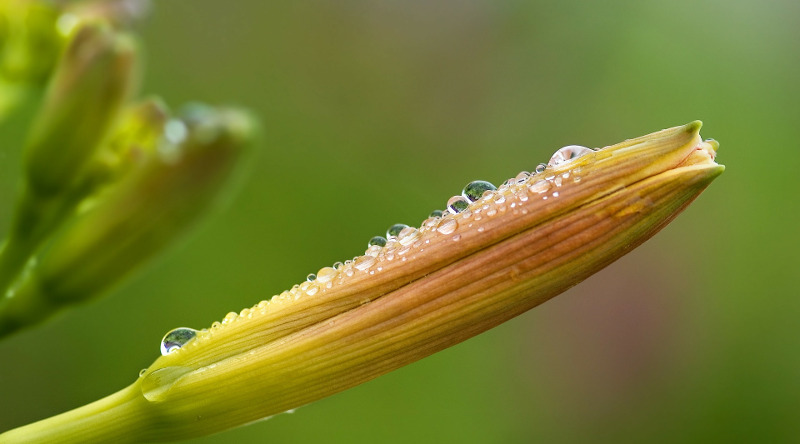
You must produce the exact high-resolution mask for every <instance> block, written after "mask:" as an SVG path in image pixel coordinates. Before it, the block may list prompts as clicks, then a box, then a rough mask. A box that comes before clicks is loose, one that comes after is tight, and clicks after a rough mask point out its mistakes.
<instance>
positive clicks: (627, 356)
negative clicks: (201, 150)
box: [0, 0, 800, 444]
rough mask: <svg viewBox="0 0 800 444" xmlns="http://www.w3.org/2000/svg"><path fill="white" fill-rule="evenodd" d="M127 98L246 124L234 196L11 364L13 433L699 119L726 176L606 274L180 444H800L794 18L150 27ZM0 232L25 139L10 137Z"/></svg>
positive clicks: (280, 7)
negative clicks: (320, 275) (568, 150)
mask: <svg viewBox="0 0 800 444" xmlns="http://www.w3.org/2000/svg"><path fill="white" fill-rule="evenodd" d="M155 3H156V4H155V7H154V10H153V11H152V12H153V13H152V16H151V17H150V19H149V20H148V21H147V23H146V24H144V26H142V27H141V28H140V29H139V30H138V32H139V34H140V35H141V37H142V40H143V43H144V45H143V46H144V47H145V48H146V55H147V64H146V67H145V69H144V80H143V83H142V89H143V91H144V92H145V93H157V94H159V95H161V96H163V97H164V98H165V99H166V100H167V101H168V102H169V103H171V104H173V105H178V104H181V103H184V102H187V101H191V100H199V99H201V100H204V101H208V102H211V103H231V104H236V105H240V106H244V107H247V108H249V109H251V110H252V111H253V112H254V113H255V114H256V115H257V116H259V118H260V120H261V122H262V126H263V129H264V130H263V135H262V139H261V141H260V143H259V146H258V151H259V153H258V156H257V157H256V158H255V159H254V160H253V161H252V164H251V165H250V166H249V170H250V171H249V173H250V174H249V175H248V177H247V178H246V179H245V180H244V181H243V182H242V185H241V186H240V189H239V192H238V193H237V194H236V195H235V196H232V198H231V199H230V202H229V205H227V207H225V208H221V209H220V210H219V211H217V212H216V213H215V214H214V215H213V216H212V217H211V218H209V219H208V220H207V221H206V223H204V224H202V226H201V227H200V229H198V230H196V231H195V232H194V233H193V234H192V235H191V236H190V237H189V238H188V239H187V240H186V241H184V242H182V243H181V245H179V246H178V247H177V248H173V249H172V250H170V251H169V252H168V254H166V255H164V256H162V257H161V258H160V259H159V260H158V261H156V262H155V263H154V264H151V266H149V267H147V269H146V270H143V272H142V273H140V274H139V275H137V276H136V277H135V278H134V279H132V280H130V281H129V282H128V283H127V284H126V285H125V286H123V287H122V288H120V289H118V290H117V291H115V292H114V293H113V294H111V295H109V296H108V297H106V298H104V299H102V300H100V301H97V302H93V303H91V304H89V305H87V306H84V307H81V308H80V309H75V310H71V311H70V312H68V313H66V314H64V315H62V316H60V317H58V318H56V319H54V320H53V321H51V322H49V323H47V324H45V325H43V326H41V327H39V328H36V329H33V330H30V331H25V332H23V333H21V334H18V335H16V336H14V337H12V338H10V339H8V340H5V341H3V342H2V343H0V357H2V358H0V400H2V402H0V430H6V429H9V428H11V427H15V426H19V425H22V424H25V423H28V422H32V421H34V420H37V419H41V418H43V417H46V416H50V415H53V414H56V413H59V412H62V411H64V410H67V409H71V408H74V407H77V406H79V405H83V404H85V403H87V402H90V401H93V400H95V399H98V398H100V397H102V396H104V395H106V394H109V393H111V392H113V391H116V390H118V389H120V388H122V387H123V386H125V385H127V384H129V383H131V382H132V381H133V380H134V379H135V378H136V376H137V373H138V371H139V369H141V368H144V367H147V366H148V365H149V364H150V362H152V360H153V359H154V358H155V357H156V356H157V355H158V344H159V340H160V338H161V336H162V335H163V334H164V333H165V332H166V331H168V330H170V329H171V328H174V327H178V326H192V327H197V328H202V327H207V326H209V325H210V324H211V323H212V322H213V321H216V320H220V319H221V318H222V317H223V316H224V315H225V314H226V313H227V312H229V311H238V310H240V309H241V308H244V307H247V306H251V305H253V304H254V303H256V302H258V301H259V300H261V299H264V298H267V297H269V296H271V295H272V294H275V293H279V292H280V291H282V290H284V289H287V288H289V287H291V285H292V284H294V283H298V282H300V281H302V280H303V279H304V277H305V276H306V274H308V273H309V272H313V271H315V270H317V269H319V268H320V267H322V266H326V265H330V264H332V263H333V262H335V261H338V260H344V259H347V258H350V257H352V256H355V255H356V254H360V253H361V252H363V250H364V248H365V247H366V241H367V239H369V238H370V237H371V236H373V235H376V234H380V233H382V232H383V231H384V230H385V229H386V227H388V226H389V225H390V224H392V223H396V222H404V223H407V224H417V223H418V222H420V221H421V220H422V219H423V218H424V217H425V216H426V215H427V214H428V213H429V212H430V210H432V209H435V208H442V207H443V206H444V203H445V201H446V200H447V198H449V197H450V196H451V195H453V194H457V193H458V192H459V191H460V189H461V187H462V186H463V185H464V184H466V183H467V182H469V181H470V180H473V179H485V180H490V181H492V182H494V183H500V182H502V181H503V180H505V179H506V178H508V177H511V176H513V175H515V174H516V173H517V172H519V171H521V170H530V169H532V168H533V167H534V166H535V165H536V164H537V163H539V162H542V161H547V159H549V156H550V154H552V152H553V151H555V150H556V149H557V148H558V147H560V146H563V145H568V144H582V145H588V146H604V145H607V144H611V143H615V142H618V141H620V140H623V139H625V138H629V137H634V136H638V135H642V134H646V133H649V132H652V131H655V130H658V129H661V128H664V127H669V126H675V125H679V124H683V123H686V122H688V121H690V120H694V119H703V120H704V121H705V126H704V128H703V131H702V134H703V136H704V137H713V138H716V139H718V140H719V141H720V142H721V150H720V153H719V155H718V161H719V162H720V163H723V164H725V165H727V168H728V169H727V171H726V172H725V174H724V175H722V176H721V177H720V178H719V179H717V181H716V182H715V183H713V184H712V186H711V187H710V188H709V189H708V190H707V191H706V192H705V193H704V194H703V195H702V196H701V197H700V198H699V199H698V200H697V201H696V202H695V204H693V205H692V206H691V207H690V208H689V209H688V210H687V211H686V212H685V213H684V214H683V215H681V216H680V217H678V218H677V219H676V220H675V222H673V223H672V224H671V225H670V226H668V227H667V228H666V229H664V230H663V231H662V232H661V233H660V234H659V235H657V236H656V237H655V238H654V239H652V240H651V241H649V242H647V243H646V244H645V245H643V246H642V247H641V248H639V249H638V250H636V251H635V252H633V253H631V254H630V255H628V256H627V257H625V258H623V259H621V260H620V261H618V262H617V263H615V264H614V265H612V266H610V267H608V268H607V269H606V270H604V271H602V272H601V273H598V274H597V275H596V276H594V277H592V278H590V279H588V280H587V281H585V282H583V283H582V284H580V285H578V286H577V287H575V288H574V289H572V290H570V291H568V292H567V293H565V294H563V295H561V296H559V297H557V298H555V299H554V300H552V301H550V302H547V303H545V304H544V305H542V306H540V307H538V308H536V309H534V310H533V311H531V312H529V313H527V314H525V315H523V316H521V317H519V318H517V319H515V320H512V321H510V322H508V323H506V324H505V325H502V326H500V327H498V328H496V329H494V330H492V331H490V332H487V333H485V334H483V335H481V336H479V337H476V338H474V339H472V340H470V341H467V342H466V343H463V344H461V345H458V346H456V347H453V348H451V349H449V350H446V351H444V352H441V353H439V354H437V355H435V356H432V357H430V358H427V359H425V360H423V361H420V362H418V363H416V364H413V365H410V366H408V367H406V368H403V369H401V370H398V371H396V372H394V373H391V374H389V375H386V376H383V377H381V378H378V379H377V380H374V381H372V382H370V383H367V384H364V385H363V386H360V387H357V388H355V389H352V390H350V391H347V392H344V393H341V394H338V395H336V396H333V397H331V398H328V399H325V400H322V401H319V402H316V403H314V404H312V405H309V406H305V407H302V408H300V409H299V410H297V411H296V412H295V413H294V414H286V415H280V416H278V417H275V418H273V419H271V420H269V421H264V422H261V423H257V424H254V425H251V426H249V427H245V428H240V429H237V430H233V431H229V432H225V433H222V434H218V435H215V436H212V437H206V438H202V439H197V440H193V441H191V442H193V443H209V444H210V443H229V442H230V443H247V442H252V443H255V442H276V443H317V442H326V443H357V442H370V443H375V442H381V443H395V442H396V443H407V442H416V443H442V442H458V443H461V444H465V443H527V442H547V443H562V442H563V443H573V442H587V443H589V442H591V443H594V442H598V443H599V442H615V443H640V442H797V441H798V440H800V421H799V420H798V419H799V417H798V413H800V294H798V293H800V285H799V284H800V282H798V281H800V270H798V267H799V266H800V257H798V251H800V250H799V248H798V247H800V220H799V219H800V217H799V216H798V215H799V214H800V212H798V210H799V208H798V197H797V196H798V191H800V185H799V184H800V182H799V181H798V179H797V177H798V165H800V146H798V140H800V112H798V104H800V82H798V79H800V26H798V25H797V24H798V20H800V2H797V1H795V0H773V1H769V2H761V1H755V0H728V1H713V0H700V1H698V0H692V1H686V0H673V1H670V2H666V1H662V2H648V1H645V2H641V1H622V0H611V1H606V2H571V1H550V0H548V1H544V0H536V1H533V0H531V1H520V0H517V1H500V0H494V1H492V0H428V1H420V0H405V1H400V0H386V1H367V0H362V1H330V0H310V1H304V2H267V1H257V0H247V1H245V0H238V1H235V2H226V1H218V0H170V1H163V2H155ZM2 130H3V133H4V134H3V136H2V141H3V144H2V145H0V197H2V198H3V199H4V200H5V202H4V203H3V205H2V208H1V209H0V216H1V217H0V228H3V229H5V227H7V225H8V218H9V214H8V210H9V208H10V203H11V202H10V200H11V199H12V197H11V196H12V193H13V190H14V189H15V186H16V177H17V176H16V174H18V173H17V170H18V168H19V167H18V163H17V159H18V154H17V151H18V149H19V147H18V146H15V144H14V143H12V142H13V141H15V140H18V139H17V138H18V137H21V135H20V134H21V133H22V129H21V128H20V127H19V126H14V125H12V126H6V127H4V128H2Z"/></svg>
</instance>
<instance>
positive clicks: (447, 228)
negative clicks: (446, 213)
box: [436, 218, 458, 234]
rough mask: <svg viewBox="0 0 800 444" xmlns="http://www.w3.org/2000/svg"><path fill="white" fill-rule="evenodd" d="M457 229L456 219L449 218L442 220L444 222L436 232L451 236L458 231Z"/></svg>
mask: <svg viewBox="0 0 800 444" xmlns="http://www.w3.org/2000/svg"><path fill="white" fill-rule="evenodd" d="M456 228H458V222H456V220H455V219H449V218H448V219H442V221H441V222H439V225H437V226H436V231H438V232H439V233H442V234H450V233H452V232H453V231H456Z"/></svg>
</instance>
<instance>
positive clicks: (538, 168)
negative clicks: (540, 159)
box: [536, 163, 547, 174]
mask: <svg viewBox="0 0 800 444" xmlns="http://www.w3.org/2000/svg"><path fill="white" fill-rule="evenodd" d="M545 169H547V164H546V163H540V164H539V165H536V174H542V173H544V170H545Z"/></svg>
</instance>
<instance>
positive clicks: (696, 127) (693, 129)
mask: <svg viewBox="0 0 800 444" xmlns="http://www.w3.org/2000/svg"><path fill="white" fill-rule="evenodd" d="M702 127H703V121H702V120H695V121H694V122H689V123H687V124H686V125H685V126H684V128H685V129H686V132H687V133H690V134H691V133H694V134H699V133H700V128H702Z"/></svg>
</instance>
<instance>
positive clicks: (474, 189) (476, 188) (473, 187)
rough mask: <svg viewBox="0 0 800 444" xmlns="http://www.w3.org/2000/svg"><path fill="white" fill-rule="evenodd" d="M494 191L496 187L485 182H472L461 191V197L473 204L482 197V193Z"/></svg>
mask: <svg viewBox="0 0 800 444" xmlns="http://www.w3.org/2000/svg"><path fill="white" fill-rule="evenodd" d="M496 189H497V187H496V186H494V185H492V184H491V183H490V182H487V181H485V180H473V181H472V182H470V183H468V184H467V186H465V187H464V189H463V190H462V191H461V195H462V196H464V197H466V198H467V199H469V200H470V201H472V202H475V201H476V200H478V199H480V198H481V197H482V196H483V193H485V192H487V191H494V190H496Z"/></svg>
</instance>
